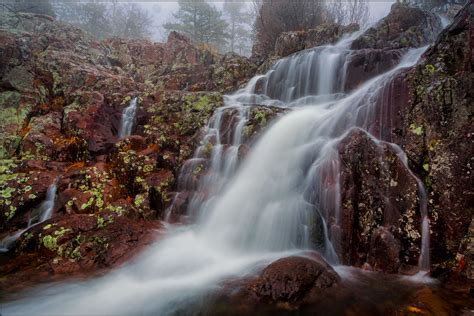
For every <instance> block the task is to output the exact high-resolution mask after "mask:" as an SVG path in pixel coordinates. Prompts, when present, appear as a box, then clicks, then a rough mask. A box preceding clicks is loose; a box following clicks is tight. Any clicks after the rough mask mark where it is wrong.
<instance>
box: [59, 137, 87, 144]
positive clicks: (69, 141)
mask: <svg viewBox="0 0 474 316" xmlns="http://www.w3.org/2000/svg"><path fill="white" fill-rule="evenodd" d="M79 143H82V139H81V138H79V137H77V136H72V137H68V138H58V139H57V141H56V144H58V145H73V144H79Z"/></svg>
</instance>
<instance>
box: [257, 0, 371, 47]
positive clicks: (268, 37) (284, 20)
mask: <svg viewBox="0 0 474 316" xmlns="http://www.w3.org/2000/svg"><path fill="white" fill-rule="evenodd" d="M253 6H254V8H258V15H257V18H256V21H255V33H256V40H255V45H254V53H256V54H258V55H262V56H265V55H267V54H268V53H269V52H271V51H272V50H273V48H274V46H275V42H276V40H277V39H278V37H279V36H280V34H281V33H283V32H288V31H302V30H308V29H311V28H315V27H316V26H318V25H320V24H322V23H328V22H330V23H339V24H351V23H365V22H366V21H367V19H368V7H367V0H345V1H339V0H297V1H294V0H255V1H254V3H253Z"/></svg>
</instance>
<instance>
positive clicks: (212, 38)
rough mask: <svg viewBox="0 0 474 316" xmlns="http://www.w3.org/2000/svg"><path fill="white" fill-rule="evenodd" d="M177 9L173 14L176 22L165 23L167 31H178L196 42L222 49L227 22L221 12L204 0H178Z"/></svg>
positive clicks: (225, 38) (224, 42) (226, 36)
mask: <svg viewBox="0 0 474 316" xmlns="http://www.w3.org/2000/svg"><path fill="white" fill-rule="evenodd" d="M178 4H179V10H178V11H177V12H176V13H175V14H173V16H174V18H175V19H176V20H177V22H176V23H166V24H164V25H163V27H164V28H165V29H166V30H168V31H178V32H180V33H183V34H184V35H186V36H188V37H189V38H190V39H191V40H193V41H194V42H196V43H202V44H207V45H214V46H216V47H217V48H219V49H222V48H223V47H224V45H225V44H226V42H227V38H228V34H227V33H226V28H227V22H226V21H225V20H224V19H223V18H222V13H221V12H220V11H219V10H217V9H216V8H215V7H214V6H211V5H210V4H209V3H207V2H206V1H204V0H195V1H186V0H179V1H178Z"/></svg>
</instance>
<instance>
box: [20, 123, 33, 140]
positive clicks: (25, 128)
mask: <svg viewBox="0 0 474 316" xmlns="http://www.w3.org/2000/svg"><path fill="white" fill-rule="evenodd" d="M30 131H31V126H30V124H27V123H26V124H24V125H23V127H22V128H21V129H20V131H19V132H18V135H20V136H21V137H22V138H23V137H25V136H26V135H27V134H28V133H29V132H30Z"/></svg>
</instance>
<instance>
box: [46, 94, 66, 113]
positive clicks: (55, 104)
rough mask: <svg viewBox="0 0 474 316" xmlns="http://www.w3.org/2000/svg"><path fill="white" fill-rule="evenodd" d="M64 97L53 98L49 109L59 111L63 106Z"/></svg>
mask: <svg viewBox="0 0 474 316" xmlns="http://www.w3.org/2000/svg"><path fill="white" fill-rule="evenodd" d="M64 104H65V102H64V98H63V97H56V98H54V99H53V101H52V102H51V107H50V108H51V110H53V111H60V110H62V109H63V107H64Z"/></svg>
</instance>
